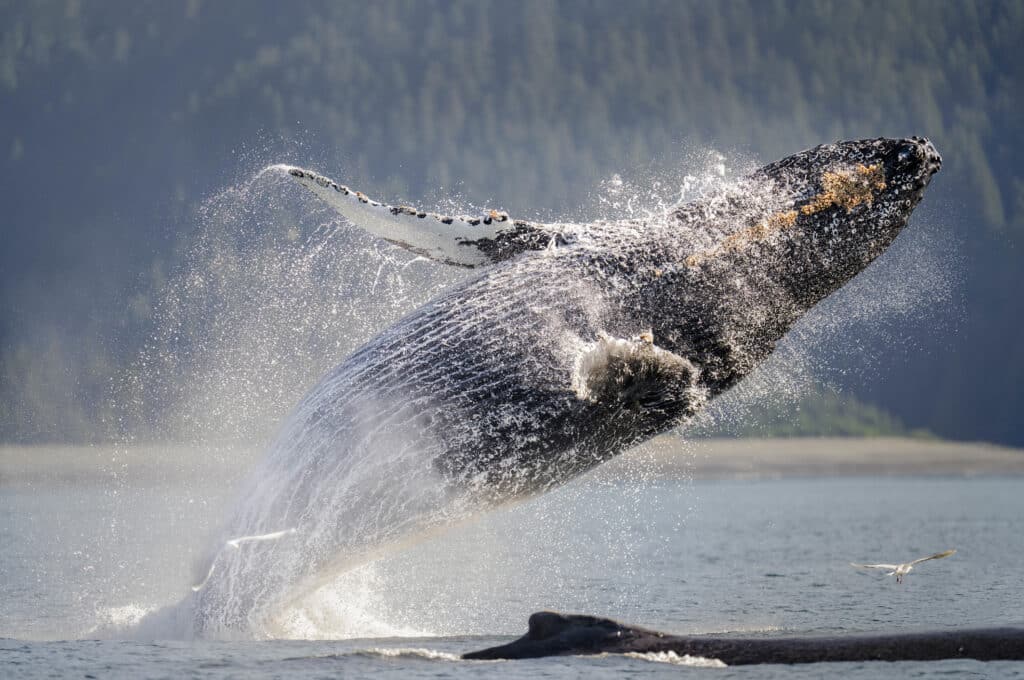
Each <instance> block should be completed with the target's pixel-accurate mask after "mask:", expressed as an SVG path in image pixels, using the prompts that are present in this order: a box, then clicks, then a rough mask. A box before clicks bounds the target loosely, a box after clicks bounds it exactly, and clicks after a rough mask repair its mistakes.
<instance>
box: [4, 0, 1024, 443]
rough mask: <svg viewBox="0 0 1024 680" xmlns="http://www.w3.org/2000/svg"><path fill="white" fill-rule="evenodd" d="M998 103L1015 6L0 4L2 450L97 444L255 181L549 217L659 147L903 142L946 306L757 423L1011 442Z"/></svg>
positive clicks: (1020, 328) (1007, 231) (1009, 141)
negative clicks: (223, 212) (928, 177)
mask: <svg viewBox="0 0 1024 680" xmlns="http://www.w3.org/2000/svg"><path fill="white" fill-rule="evenodd" d="M1022 86H1024V3H1022V2H943V3H939V2H930V1H925V2H893V1H891V0H890V1H885V2H864V3H855V2H850V1H848V0H844V1H840V2H826V1H813V2H812V1H808V2H785V1H781V0H780V1H774V2H771V1H768V0H752V1H749V2H741V1H732V2H716V3H711V2H681V1H677V0H673V1H665V2H629V3H617V2H615V3H613V2H582V1H566V2H544V1H524V2H456V1H445V2H429V1H425V0H416V1H407V2H359V3H342V2H280V1H279V0H274V1H246V2H200V1H199V0H190V1H188V2H175V1H170V0H166V1H164V0H161V1H153V2H145V1H141V0H130V1H114V0H105V1H103V2H99V1H96V2H77V1H67V2H64V1H61V2H55V1H34V2H28V1H21V2H18V1H14V2H12V1H10V0H4V1H0V208H2V210H0V234H2V240H0V441H8V442H10V441H29V442H31V441H86V440H93V439H102V438H106V437H110V436H112V435H113V434H114V432H115V431H116V430H117V424H116V422H113V421H116V415H115V414H112V413H111V412H110V411H109V401H110V391H111V386H112V385H113V384H114V383H115V382H116V380H115V376H117V375H118V374H119V373H120V372H122V371H123V370H124V369H125V367H126V366H128V365H130V364H131V362H132V361H134V360H135V359H136V357H137V356H138V354H139V350H140V347H141V346H142V344H143V343H144V342H145V340H146V338H147V337H148V335H149V334H150V333H151V332H152V324H153V313H154V300H155V299H156V298H157V297H158V296H159V291H160V290H161V288H162V287H163V286H165V285H166V282H167V280H168V278H167V277H168V272H171V271H173V270H174V268H175V266H176V265H177V264H178V263H179V261H180V258H181V253H182V252H183V249H184V248H185V244H187V243H188V242H189V239H190V237H191V236H192V234H191V230H192V229H193V228H194V225H195V223H196V222H195V218H194V214H195V210H196V206H197V205H198V204H199V202H200V201H202V200H203V199H204V198H205V197H207V196H209V195H210V194H211V193H213V192H215V191H218V190H221V189H223V188H224V187H226V186H229V185H230V184H232V183H233V182H236V181H238V180H239V179H241V178H242V177H244V176H246V175H247V174H248V173H251V172H253V171H254V170H256V169H258V168H259V167H260V166H262V165H264V164H266V163H270V162H294V163H301V164H303V165H311V166H315V167H319V168H322V169H324V170H326V171H330V174H333V175H334V176H336V177H337V178H338V179H340V180H342V181H345V182H346V183H348V184H350V185H352V186H356V187H358V188H361V189H362V190H364V191H366V192H367V193H369V194H371V195H376V196H381V197H385V198H392V199H394V198H403V199H405V200H407V201H409V202H420V203H424V202H425V203H428V204H429V202H430V199H431V197H434V196H436V193H435V192H436V190H437V187H442V186H443V187H451V186H456V187H457V188H458V191H459V193H460V194H461V195H463V196H466V197H470V198H471V199H472V200H473V201H475V202H477V203H488V202H490V203H498V204H500V207H502V208H505V209H507V210H508V211H510V212H511V213H513V214H515V215H522V216H524V217H534V218H536V217H541V218H543V217H549V218H550V217H553V216H559V215H564V214H565V212H566V209H567V208H576V207H578V206H581V205H587V204H588V197H589V196H590V195H591V193H592V192H593V191H594V188H595V187H596V186H598V184H599V183H600V181H601V180H602V179H604V178H607V177H609V176H610V175H612V174H613V173H617V172H624V171H629V169H631V168H649V167H651V164H652V163H653V164H657V163H658V162H666V161H671V160H672V159H673V158H677V157H678V155H676V156H674V155H673V154H672V153H671V152H667V151H666V150H672V149H678V148H680V146H681V145H686V144H691V145H692V144H696V145H699V146H701V147H708V148H712V147H713V148H717V149H721V150H723V151H726V152H734V153H739V154H749V155H752V156H756V157H758V158H761V159H763V160H771V159H774V158H776V157H780V156H783V155H787V154H789V153H792V152H795V151H797V150H800V149H803V148H807V147H810V146H814V145H816V144H818V143H821V142H825V141H831V140H835V139H839V138H857V137H875V136H883V135H884V136H909V135H912V134H918V135H926V136H928V137H929V138H931V139H932V140H933V141H934V142H935V144H936V146H937V147H938V149H939V150H940V151H941V152H942V154H943V156H944V159H945V165H944V168H943V172H942V173H940V175H939V176H937V177H936V179H935V181H934V183H933V185H932V189H931V190H930V192H929V196H928V200H927V201H926V204H927V205H926V206H924V207H923V208H922V211H925V212H926V214H925V218H926V219H938V220H942V221H943V222H944V223H945V224H947V225H949V226H950V229H949V230H950V232H951V233H952V234H953V235H954V238H951V239H950V242H949V247H950V248H955V249H957V254H956V258H953V259H951V260H950V261H951V262H953V261H955V262H956V263H957V264H956V266H957V268H958V272H957V273H956V277H955V278H956V281H957V290H956V294H955V298H956V303H955V310H954V312H953V313H948V314H944V315H939V320H938V321H937V322H933V323H921V322H920V321H919V320H914V319H908V321H907V322H906V327H905V328H903V329H901V332H900V333H899V334H898V336H899V337H901V338H902V340H901V343H904V342H905V344H906V347H909V348H910V349H909V351H908V350H907V349H906V348H903V350H902V351H899V352H892V353H889V352H887V351H886V350H887V348H885V347H880V348H873V349H872V350H871V351H873V352H875V354H876V355H880V356H881V357H883V358H882V359H881V366H880V367H879V369H878V370H877V371H876V372H875V373H873V374H872V376H871V378H870V379H863V378H859V379H858V378H852V379H851V380H850V381H849V384H846V385H841V387H843V392H842V394H843V397H842V398H835V397H834V396H827V395H826V397H825V398H819V397H814V398H812V399H811V401H810V402H809V404H808V407H806V408H804V409H803V410H802V411H801V414H800V416H799V417H797V418H793V417H791V416H786V415H785V414H772V413H768V412H766V413H764V414H762V416H763V418H764V420H765V421H766V422H768V421H772V422H776V423H778V424H779V426H778V428H777V430H776V431H778V432H780V433H795V434H801V433H811V432H822V433H835V434H859V433H881V432H907V431H916V430H924V431H928V432H931V433H934V434H936V435H939V436H943V437H951V438H958V439H980V440H990V441H998V442H1005V443H1012V444H1018V445H1020V444H1024V420H1022V419H1021V417H1020V413H1021V407H1022V406H1024V397H1022V392H1024V390H1022V388H1021V384H1022V379H1024V342H1022V340H1024V319H1022V318H1021V315H1020V311H1021V308H1022V305H1021V302H1020V297H1019V296H1020V294H1021V291H1022V287H1024V286H1022V284H1024V268H1022V267H1021V265H1020V247H1021V243H1022V239H1024V160H1022V152H1024V126H1022V124H1021V120H1022V118H1024V116H1022V113H1021V112H1022V110H1024V97H1022ZM880 294H881V295H884V294H885V291H880ZM889 356H891V359H886V358H885V357H889ZM848 360H849V361H850V362H852V363H855V362H856V361H857V356H856V353H853V354H851V356H849V357H848ZM773 419H774V420H773Z"/></svg>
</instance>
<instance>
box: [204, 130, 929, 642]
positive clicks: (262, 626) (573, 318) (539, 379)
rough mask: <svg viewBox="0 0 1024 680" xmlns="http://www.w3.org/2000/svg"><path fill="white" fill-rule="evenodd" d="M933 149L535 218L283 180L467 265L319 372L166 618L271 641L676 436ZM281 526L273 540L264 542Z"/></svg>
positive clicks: (764, 174) (925, 171) (893, 225)
mask: <svg viewBox="0 0 1024 680" xmlns="http://www.w3.org/2000/svg"><path fill="white" fill-rule="evenodd" d="M940 164H941V160H940V158H939V155H938V153H937V152H936V151H935V149H934V147H933V146H932V145H931V143H930V142H928V141H927V140H925V139H922V138H917V137H913V138H909V139H872V140H859V141H846V142H837V143H835V144H828V145H823V146H819V147H816V148H814V149H810V150H807V151H803V152H801V153H798V154H795V155H793V156H790V157H787V158H785V159H782V160H780V161H777V162H775V163H771V164H769V165H767V166H764V167H762V168H760V169H759V170H757V171H755V172H754V173H752V174H751V175H749V176H747V177H745V178H743V179H742V180H739V181H737V182H735V183H732V184H729V185H727V186H723V187H721V188H720V190H718V191H716V192H714V193H709V194H708V195H706V196H703V197H701V198H699V199H698V200H695V201H693V202H690V203H686V204H683V205H677V206H674V207H672V208H671V209H668V210H666V211H665V212H664V214H661V215H656V216H652V217H650V218H647V219H633V220H623V221H615V222H596V223H592V224H536V223H531V222H527V221H522V220H514V219H511V218H509V217H508V216H507V215H505V214H504V213H499V212H496V211H491V212H488V213H486V214H484V215H481V216H478V217H449V216H444V215H435V214H432V213H428V212H426V211H422V210H418V209H415V208H410V207H403V206H388V205H384V204H381V203H378V202H376V201H373V200H371V199H369V198H368V197H366V196H365V195H363V194H362V193H360V192H356V191H352V190H350V189H348V188H347V187H344V186H342V185H340V184H338V183H336V182H334V181H332V180H330V179H328V178H326V177H324V176H321V175H319V174H317V173H315V172H311V171H309V170H304V169H301V168H295V167H285V168H283V169H284V170H285V171H286V172H288V173H289V175H290V176H291V177H293V178H294V179H295V180H297V181H298V182H300V183H301V184H302V185H303V186H305V187H306V188H307V189H309V190H310V191H312V192H313V193H315V194H316V195H317V196H319V197H320V198H322V199H323V200H325V201H326V202H327V203H329V204H330V205H331V206H332V207H334V208H335V209H336V210H337V211H338V212H339V213H341V214H342V215H343V216H344V217H345V218H346V219H348V220H350V221H352V222H353V223H355V224H357V225H358V226H361V227H363V228H365V229H367V230H368V231H370V232H372V233H374V234H377V235H378V236H380V237H381V238H383V239H386V240H388V241H390V242H392V243H394V244H396V245H397V246H399V247H403V248H407V249H409V250H411V251H413V252H416V253H419V254H420V255H423V256H425V257H428V258H431V259H434V260H438V261H440V262H444V263H447V264H450V265H454V266H462V267H468V268H472V269H475V270H478V274H477V275H476V276H473V277H471V278H469V279H468V280H466V281H464V282H462V283H460V284H459V285H456V286H455V287H453V288H451V289H449V290H448V291H446V292H444V293H443V294H441V295H440V296H439V297H437V298H436V299H434V300H432V301H431V302H429V303H427V304H426V305H424V306H423V307H421V308H419V309H417V310H415V311H413V312H412V313H411V314H409V315H408V316H406V317H405V318H403V319H401V320H400V321H398V322H397V323H395V324H394V325H393V326H391V327H390V328H387V329H385V330H384V331H383V332H382V333H380V334H379V335H378V336H377V337H375V338H374V339H372V340H371V341H370V342H368V343H367V344H366V345H365V346H363V347H362V348H361V349H359V350H357V351H356V352H355V353H353V354H352V355H351V356H349V357H348V358H347V359H345V360H344V361H343V362H342V363H341V364H340V365H339V366H337V367H336V368H335V369H334V370H332V371H331V372H330V373H329V374H328V375H326V376H324V377H323V379H322V380H321V381H320V383H319V384H318V385H316V386H315V387H314V388H313V389H312V390H311V391H310V392H309V393H308V394H307V395H306V396H305V398H304V399H303V400H302V401H301V402H300V403H299V404H298V406H297V407H296V408H295V410H294V411H293V413H292V414H291V415H290V417H289V418H288V419H287V421H286V422H285V423H284V425H283V426H282V428H281V430H280V433H279V435H278V437H277V439H276V442H275V443H274V444H273V446H272V448H271V450H270V452H269V453H268V455H267V457H266V459H265V460H264V461H263V462H262V463H261V464H260V466H259V467H258V469H257V470H256V471H255V472H254V473H253V475H252V477H251V478H250V481H249V482H248V485H247V487H246V488H245V491H244V493H243V494H242V496H241V500H240V501H239V502H238V504H237V506H236V507H235V509H234V511H233V513H232V515H231V516H230V518H229V519H228V521H227V522H226V523H225V525H224V528H223V532H222V537H221V542H220V543H219V544H218V545H221V544H223V541H224V540H227V539H230V538H232V537H237V536H250V535H275V536H276V535H281V538H279V539H277V540H268V541H258V542H257V541H253V542H250V543H247V544H244V545H236V547H237V549H234V550H221V551H219V552H218V551H216V550H211V554H214V553H215V554H216V556H215V557H213V558H211V559H213V560H215V561H216V562H215V563H213V564H204V565H203V567H202V569H200V572H201V573H203V574H207V576H208V578H207V579H206V580H205V581H204V583H203V584H202V587H201V588H197V591H196V592H195V593H193V594H191V595H189V598H188V600H187V602H186V603H185V605H186V606H187V610H188V612H189V614H188V617H189V618H190V626H191V628H192V632H193V633H194V634H196V635H203V636H237V635H243V636H267V635H275V634H277V633H276V629H275V615H276V613H277V612H279V611H280V610H281V609H282V608H283V607H286V605H287V604H288V603H289V602H291V601H294V600H295V598H297V597H300V596H301V594H302V593H308V592H310V591H311V590H313V589H315V588H317V587H318V586H320V585H322V584H323V583H325V582H327V581H329V579H330V578H331V576H332V575H336V574H337V573H338V572H339V571H340V570H344V569H345V568H348V567H350V566H353V565H356V564H359V563H361V562H365V561H367V560H370V559H373V558H374V557H375V556H376V555H377V554H379V551H380V550H381V549H382V548H383V547H386V546H396V545H401V544H402V543H403V541H408V540H412V539H413V538H415V537H417V536H421V535H424V534H425V533H428V532H429V530H432V529H436V528H439V527H444V526H447V525H450V524H451V523H453V522H457V521H459V520H460V519H462V518H465V517H467V516H468V515H470V514H472V513H474V512H478V511H479V510H481V509H483V508H488V507H493V506H495V505H499V504H502V503H507V502H509V501H513V500H518V499H522V498H525V497H529V496H530V495H533V494H538V493H542V492H544V491H546V490H549V489H551V488H553V487H556V486H558V485H560V484H563V483H565V482H566V481H568V480H570V479H572V478H574V477H576V476H577V475H579V474H581V473H584V472H586V471H587V470H590V469H592V468H593V467H595V466H597V465H599V464H601V463H602V462H604V461H607V460H608V459H610V458H612V457H613V456H615V455H617V454H619V453H621V452H622V451H624V450H626V449H628V448H630V447H632V446H634V445H637V444H639V443H641V442H643V441H645V440H647V439H649V438H651V437H653V436H655V435H657V434H659V433H663V432H665V431H667V430H670V429H672V428H675V427H678V426H679V425H681V424H683V423H685V422H686V421H687V420H688V419H689V418H691V417H692V416H693V415H694V414H695V413H696V412H697V411H699V410H700V409H701V408H702V407H703V405H704V404H705V403H706V402H707V401H708V400H710V399H713V398H714V397H716V396H717V395H720V394H722V393H723V392H725V391H726V390H728V389H729V388H730V387H732V386H734V385H735V384H737V382H739V381H740V380H742V379H743V378H744V377H745V376H746V375H748V374H749V373H750V372H751V371H752V370H753V369H754V368H755V367H756V366H758V364H760V363H761V362H763V361H764V360H765V359H766V358H767V357H768V356H769V355H770V354H771V352H772V350H773V349H774V347H775V345H776V343H777V342H778V341H779V340H780V339H781V338H782V337H783V335H784V334H785V333H786V332H787V330H788V329H789V328H790V327H791V326H792V325H793V323H794V322H796V321H797V320H798V319H799V318H800V317H801V316H802V315H803V314H804V313H805V312H807V310H809V309H810V308H811V307H813V306H814V305H815V304H816V303H818V302H819V301H821V300H822V299H823V298H825V297H826V296H828V295H829V294H831V293H832V292H834V291H836V290H837V289H838V288H840V287H841V286H842V285H843V284H844V283H846V282H847V281H849V280H850V279H851V278H852V277H853V276H855V275H856V274H857V273H858V272H859V271H861V270H862V269H863V268H864V267H866V266H867V265H868V264H869V263H870V262H871V261H873V260H874V259H875V258H876V257H878V256H879V255H880V254H881V253H882V252H883V251H884V250H885V249H886V247H887V246H888V245H889V244H890V243H891V242H892V241H893V240H894V239H895V238H896V236H897V235H898V234H899V232H900V230H901V229H902V228H903V227H904V226H905V225H906V224H907V221H908V219H909V217H910V215H911V212H912V211H913V209H914V207H915V206H916V205H917V204H918V202H919V201H920V200H921V198H922V196H923V193H924V190H925V188H926V186H927V185H928V182H929V180H930V178H931V176H932V175H933V174H934V173H935V172H936V171H937V170H938V169H939V167H940ZM283 530H287V531H283Z"/></svg>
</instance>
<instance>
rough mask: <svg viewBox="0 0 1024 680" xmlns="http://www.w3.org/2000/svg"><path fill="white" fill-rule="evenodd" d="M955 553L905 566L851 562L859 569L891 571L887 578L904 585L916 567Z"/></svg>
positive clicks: (925, 558)
mask: <svg viewBox="0 0 1024 680" xmlns="http://www.w3.org/2000/svg"><path fill="white" fill-rule="evenodd" d="M955 552H956V550H946V551H945V552H940V553H935V554H934V555H929V556H928V557H921V558H918V559H916V560H914V561H912V562H904V563H903V564H857V563H855V562H850V566H851V567H855V568H857V569H888V570H889V571H888V572H887V573H886V574H885V575H886V576H895V577H896V583H903V577H904V576H906V575H907V574H909V573H910V571H911V570H912V569H913V568H914V565H917V564H921V563H922V562H927V561H928V560H941V559H942V558H943V557H949V556H950V555H952V554H954V553H955Z"/></svg>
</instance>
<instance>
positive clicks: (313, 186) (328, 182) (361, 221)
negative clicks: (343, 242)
mask: <svg viewBox="0 0 1024 680" xmlns="http://www.w3.org/2000/svg"><path fill="white" fill-rule="evenodd" d="M284 169H286V170H287V171H288V174H289V175H291V176H292V177H294V178H295V179H297V180H298V181H299V182H300V183H301V184H302V186H304V187H306V188H307V189H308V190H309V191H311V192H312V193H314V194H315V195H316V196H317V197H318V198H320V199H321V200H323V201H324V202H325V203H327V205H329V206H331V207H332V208H333V209H334V210H335V211H337V212H338V213H339V214H340V215H341V216H342V217H344V218H345V219H347V220H348V221H350V222H352V223H353V224H355V225H358V226H359V227H362V228H363V229H365V230H366V231H368V232H370V233H371V234H375V235H377V236H380V237H381V238H383V239H384V240H386V241H389V242H391V243H394V244H395V245H398V246H401V247H403V248H405V249H407V250H410V251H412V252H414V253H416V254H418V255H423V256H425V257H428V258H430V259H432V260H437V261H439V262H444V263H445V264H451V265H456V266H460V267H469V268H473V267H479V266H482V265H488V264H492V263H494V262H501V261H502V260H507V259H508V258H510V257H513V256H515V255H517V254H519V253H521V252H523V251H526V250H543V249H544V248H547V247H549V246H552V245H555V246H559V245H567V244H568V243H569V242H570V241H571V240H572V236H571V234H570V233H569V232H570V231H571V227H570V225H548V224H534V223H531V222H525V221H523V220H513V219H510V218H509V216H508V214H506V213H503V212H498V211H497V210H491V211H490V212H488V213H487V214H485V215H481V216H480V217H466V216H462V217H449V216H446V215H438V214H437V213H431V212H427V211H425V210H419V209H417V208H411V207H409V206H392V205H386V204H384V203H379V202H377V201H374V200H373V199H371V198H369V197H367V196H366V195H365V194H363V193H362V192H360V191H353V190H352V189H349V188H348V187H346V186H344V185H342V184H338V183H337V182H335V181H334V180H332V179H330V178H329V177H324V176H323V175H320V174H317V173H315V172H312V171H311V170H305V169H303V168H298V167H294V166H285V168H284Z"/></svg>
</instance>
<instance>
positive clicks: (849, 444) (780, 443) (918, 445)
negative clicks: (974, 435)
mask: <svg viewBox="0 0 1024 680" xmlns="http://www.w3.org/2000/svg"><path fill="white" fill-rule="evenodd" d="M261 453H262V449H261V447H258V446H253V447H250V448H240V447H237V446H223V447H196V446H189V445H182V444H173V445H141V446H133V447H116V446H111V445H95V446H5V447H0V486H5V485H11V484H34V483H39V484H44V483H50V484H54V483H76V484H80V483H88V482H93V481H98V480H103V479H107V480H109V479H111V478H115V477H116V478H118V479H119V480H121V481H122V482H125V483H128V484H172V483H178V482H180V481H183V480H187V479H195V478H206V479H210V478H211V477H212V478H216V479H220V480H223V482H224V484H225V485H231V484H233V483H235V482H236V481H238V479H239V478H240V477H242V476H243V475H244V474H245V472H246V471H247V470H248V469H249V467H250V466H251V465H252V464H253V463H255V462H256V461H257V460H258V459H259V457H260V455H261ZM637 470H642V471H643V473H644V474H645V476H650V477H654V478H672V479H678V478H687V479H782V478H793V477H844V476H883V477H884V476H951V477H974V476H997V475H1012V476H1019V475H1024V450H1022V449H1013V448H1007V447H1002V446H996V445H993V444H986V443H973V442H948V441H931V440H921V439H901V438H875V439H842V438H799V439H710V440H684V439H680V438H678V437H673V436H665V437H659V438H657V439H655V440H653V441H652V442H650V443H648V444H646V445H644V446H643V447H640V448H638V449H635V450H633V451H630V452H629V453H627V454H625V455H623V456H621V457H619V458H618V459H615V460H613V461H611V462H609V463H607V464H605V465H603V466H602V467H601V468H599V469H598V471H597V472H596V474H598V475H600V476H602V477H603V478H624V477H629V476H631V475H634V474H635V473H636V471H637Z"/></svg>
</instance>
